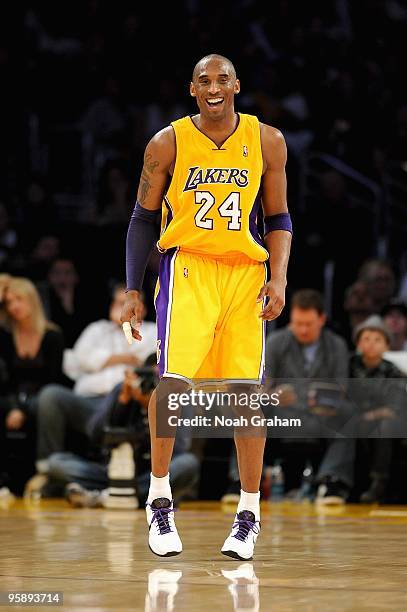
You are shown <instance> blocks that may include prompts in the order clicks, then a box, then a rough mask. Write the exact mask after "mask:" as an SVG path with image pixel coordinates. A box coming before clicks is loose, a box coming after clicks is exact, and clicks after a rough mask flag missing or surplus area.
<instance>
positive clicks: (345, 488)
mask: <svg viewBox="0 0 407 612" xmlns="http://www.w3.org/2000/svg"><path fill="white" fill-rule="evenodd" d="M325 323H326V314H325V312H324V304H323V298H322V295H321V294H320V293H319V292H318V291H314V290H313V289H302V290H300V291H297V292H296V293H295V294H294V295H293V297H292V300H291V309H290V324H289V325H288V326H287V327H285V328H283V329H280V330H277V331H275V332H272V333H271V334H270V335H269V337H268V338H267V342H266V375H267V377H270V378H271V379H272V381H275V380H276V379H291V380H292V381H294V380H295V379H297V381H298V385H295V384H294V382H293V383H292V384H287V385H284V391H283V392H282V393H280V395H279V402H280V403H279V407H278V408H277V409H276V412H278V416H279V417H280V418H291V416H292V417H295V418H297V417H299V418H301V417H303V416H304V415H306V414H308V412H309V407H308V403H307V401H308V400H307V393H308V390H307V389H305V392H304V389H303V388H302V387H303V385H301V379H305V378H310V379H313V380H315V379H319V380H321V379H322V380H324V379H344V378H346V377H347V373H348V351H347V348H346V344H345V342H344V340H343V339H342V338H341V337H340V336H338V335H336V334H334V333H333V332H331V331H329V330H328V329H326V328H325ZM305 423H306V426H307V431H306V432H305V428H304V431H303V432H302V435H303V437H309V438H311V437H318V435H319V432H320V422H319V420H318V419H317V418H315V421H313V420H312V419H311V418H310V419H306V420H305ZM326 443H327V449H326V451H325V454H324V456H323V459H322V462H321V464H320V466H319V470H318V474H317V476H316V484H317V485H321V486H319V487H318V493H317V501H318V502H319V503H322V504H343V503H345V501H346V499H347V497H348V495H349V492H350V489H351V488H352V486H353V462H354V454H355V444H354V441H353V440H351V439H349V440H344V439H337V438H332V439H329V438H328V439H326Z"/></svg>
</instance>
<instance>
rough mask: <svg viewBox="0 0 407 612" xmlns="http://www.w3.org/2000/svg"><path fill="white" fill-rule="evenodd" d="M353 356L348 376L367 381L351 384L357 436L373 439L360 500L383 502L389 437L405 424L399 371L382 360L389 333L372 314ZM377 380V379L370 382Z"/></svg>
mask: <svg viewBox="0 0 407 612" xmlns="http://www.w3.org/2000/svg"><path fill="white" fill-rule="evenodd" d="M354 342H355V345H356V349H357V350H356V353H355V354H354V355H352V357H351V358H350V377H351V378H361V379H369V380H368V381H367V380H365V382H364V383H360V384H356V383H355V384H354V385H351V389H350V395H351V398H352V399H353V400H354V402H355V403H356V405H357V407H358V410H359V414H360V416H359V423H358V434H359V437H361V438H366V437H372V436H374V437H373V439H372V441H371V442H372V447H373V448H372V452H371V459H370V477H371V484H370V487H369V489H368V490H367V491H365V492H364V493H363V494H362V495H361V498H360V501H362V502H364V503H373V502H376V501H381V500H383V499H384V496H385V493H386V488H387V482H388V479H389V474H390V464H391V458H392V450H393V440H392V438H395V437H399V436H400V434H401V432H402V431H403V428H405V424H404V423H403V415H402V414H401V412H400V411H401V409H402V407H403V404H402V401H401V400H402V397H403V386H402V385H401V384H399V382H400V383H401V381H394V380H392V379H400V378H402V377H403V374H402V372H401V371H400V370H399V369H398V368H397V367H396V366H395V365H394V364H393V363H391V362H390V361H387V360H386V359H384V358H383V354H384V353H385V352H386V351H388V350H389V347H390V344H391V334H390V332H389V330H388V328H387V327H386V325H385V324H384V322H383V320H382V319H381V318H380V317H379V316H378V315H372V316H370V317H369V318H367V319H366V321H364V322H363V323H361V324H360V325H358V326H357V327H356V329H355V334H354ZM371 379H376V380H371Z"/></svg>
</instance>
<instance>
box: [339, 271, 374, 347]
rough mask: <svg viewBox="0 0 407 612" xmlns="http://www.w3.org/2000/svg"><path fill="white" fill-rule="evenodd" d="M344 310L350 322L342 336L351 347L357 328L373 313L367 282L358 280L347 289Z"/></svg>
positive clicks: (347, 322) (345, 324)
mask: <svg viewBox="0 0 407 612" xmlns="http://www.w3.org/2000/svg"><path fill="white" fill-rule="evenodd" d="M343 309H344V311H345V314H347V315H348V320H347V321H346V322H345V323H344V325H343V334H342V335H343V336H344V337H345V338H346V340H347V341H348V343H349V345H351V344H352V338H353V332H354V330H355V327H356V326H357V325H359V323H362V321H364V320H365V319H366V318H367V317H368V316H369V315H371V314H372V313H373V301H372V298H371V295H370V292H369V285H368V284H367V282H365V281H361V280H358V281H355V282H354V283H353V284H352V285H351V286H350V287H348V288H347V289H346V291H345V299H344V303H343Z"/></svg>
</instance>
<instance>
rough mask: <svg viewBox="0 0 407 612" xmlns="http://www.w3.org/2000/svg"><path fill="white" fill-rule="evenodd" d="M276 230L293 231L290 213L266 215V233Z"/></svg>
mask: <svg viewBox="0 0 407 612" xmlns="http://www.w3.org/2000/svg"><path fill="white" fill-rule="evenodd" d="M274 230H284V231H286V232H290V234H292V233H293V226H292V223H291V217H290V213H279V214H278V215H271V216H269V217H264V235H266V234H268V233H269V232H273V231H274Z"/></svg>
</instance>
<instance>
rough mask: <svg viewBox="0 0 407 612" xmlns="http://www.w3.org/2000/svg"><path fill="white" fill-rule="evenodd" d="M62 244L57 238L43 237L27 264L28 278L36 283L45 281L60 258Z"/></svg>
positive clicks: (37, 243) (38, 241)
mask: <svg viewBox="0 0 407 612" xmlns="http://www.w3.org/2000/svg"><path fill="white" fill-rule="evenodd" d="M60 251H61V244H60V240H59V238H58V237H57V236H52V235H45V236H41V237H40V238H39V239H38V240H37V242H36V244H35V246H34V248H33V249H32V251H31V253H30V256H29V258H28V262H27V276H29V277H30V279H31V280H33V281H34V282H35V283H38V282H41V281H45V280H46V279H47V276H48V272H49V269H50V267H51V265H52V263H53V261H55V259H58V258H59V256H60Z"/></svg>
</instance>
